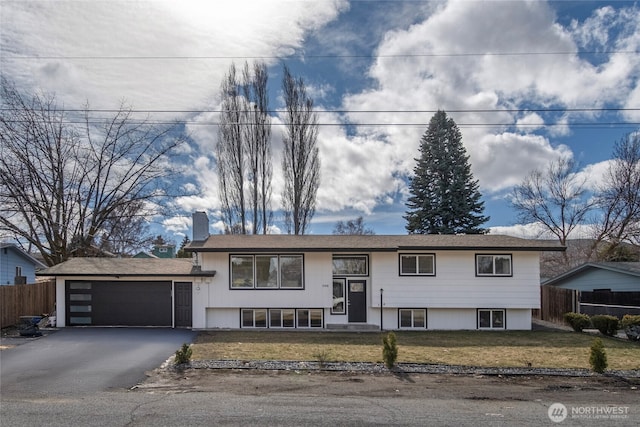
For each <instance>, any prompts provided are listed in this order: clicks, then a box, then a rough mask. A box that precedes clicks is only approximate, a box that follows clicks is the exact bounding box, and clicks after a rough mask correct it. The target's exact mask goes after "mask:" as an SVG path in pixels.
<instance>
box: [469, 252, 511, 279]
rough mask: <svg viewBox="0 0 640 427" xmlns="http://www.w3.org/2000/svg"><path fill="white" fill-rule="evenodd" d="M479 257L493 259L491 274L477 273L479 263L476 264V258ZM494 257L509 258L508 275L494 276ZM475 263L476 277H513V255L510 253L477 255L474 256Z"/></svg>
mask: <svg viewBox="0 0 640 427" xmlns="http://www.w3.org/2000/svg"><path fill="white" fill-rule="evenodd" d="M481 256H490V257H493V260H492V267H493V273H490V274H489V273H480V272H479V271H478V269H479V267H480V263H479V262H478V258H479V257H481ZM496 257H508V258H509V273H508V274H496V272H495V271H496ZM475 262H476V277H513V254H510V253H477V254H476V255H475Z"/></svg>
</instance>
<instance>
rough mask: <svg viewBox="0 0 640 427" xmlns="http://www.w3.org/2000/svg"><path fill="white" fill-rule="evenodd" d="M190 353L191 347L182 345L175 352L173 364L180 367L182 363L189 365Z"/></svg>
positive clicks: (185, 344)
mask: <svg viewBox="0 0 640 427" xmlns="http://www.w3.org/2000/svg"><path fill="white" fill-rule="evenodd" d="M192 353H193V351H192V350H191V347H189V344H187V343H184V344H182V347H180V348H179V349H178V350H176V360H175V364H176V365H182V364H183V363H189V361H190V360H191V355H192Z"/></svg>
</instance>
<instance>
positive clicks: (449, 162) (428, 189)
mask: <svg viewBox="0 0 640 427" xmlns="http://www.w3.org/2000/svg"><path fill="white" fill-rule="evenodd" d="M416 162H417V164H416V167H415V168H414V170H413V171H414V176H413V177H412V178H410V183H409V190H410V191H411V196H410V197H409V199H408V200H407V203H406V206H407V208H408V210H407V214H406V215H405V217H404V218H405V219H406V220H407V225H406V229H407V231H408V232H409V234H456V233H466V234H480V233H484V232H485V231H486V230H485V229H483V228H481V227H480V226H481V225H482V224H484V223H485V222H487V221H488V220H489V217H486V216H484V215H482V213H483V210H484V202H482V201H481V200H480V199H481V197H482V196H481V194H480V192H479V190H478V181H477V180H474V179H473V174H472V173H471V166H470V164H469V156H468V155H467V152H466V150H465V148H464V146H463V145H462V134H461V133H460V130H459V129H458V126H457V125H456V123H455V122H454V121H453V119H451V118H449V117H447V113H445V112H444V111H438V112H437V113H436V114H434V116H433V117H432V118H431V121H430V122H429V128H428V129H427V131H426V132H425V133H424V135H423V136H422V139H421V141H420V158H419V159H416Z"/></svg>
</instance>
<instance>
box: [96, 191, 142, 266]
mask: <svg viewBox="0 0 640 427" xmlns="http://www.w3.org/2000/svg"><path fill="white" fill-rule="evenodd" d="M144 213H145V208H144V203H143V202H142V201H139V202H134V203H130V204H127V205H123V206H121V207H118V208H116V209H114V210H113V212H112V213H111V215H109V216H108V217H107V219H106V221H105V225H104V226H103V228H104V230H105V231H104V233H103V234H102V235H101V236H100V241H99V245H98V246H99V248H100V250H102V251H108V252H112V253H114V254H116V255H125V256H126V255H135V254H136V253H137V252H138V251H140V250H142V249H144V248H146V247H148V246H149V245H150V244H151V240H152V239H153V236H151V235H150V234H149V223H148V221H147V220H146V217H145V215H144ZM148 214H149V215H151V212H149V213H148Z"/></svg>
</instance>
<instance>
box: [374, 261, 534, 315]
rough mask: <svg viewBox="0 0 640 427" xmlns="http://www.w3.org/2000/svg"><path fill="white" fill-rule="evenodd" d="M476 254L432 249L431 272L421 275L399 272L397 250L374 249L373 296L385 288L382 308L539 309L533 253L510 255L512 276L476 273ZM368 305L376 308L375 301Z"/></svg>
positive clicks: (377, 301) (377, 304)
mask: <svg viewBox="0 0 640 427" xmlns="http://www.w3.org/2000/svg"><path fill="white" fill-rule="evenodd" d="M476 253H481V252H471V251H468V252H466V251H441V252H437V253H436V274H435V276H420V277H410V276H400V274H399V267H398V263H399V261H398V254H397V253H386V252H385V253H373V254H372V256H371V278H372V284H373V286H372V288H373V289H372V294H373V295H379V293H380V289H381V288H382V289H384V302H383V304H384V306H385V307H406V308H418V307H438V308H464V307H467V308H477V307H502V308H539V307H540V289H539V283H540V271H539V265H538V253H537V252H514V253H511V255H512V262H513V266H512V269H513V276H511V277H476V275H475V254H476ZM492 253H496V252H492ZM372 305H373V306H374V307H379V306H380V302H379V300H377V299H375V298H374V299H373V300H372Z"/></svg>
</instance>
